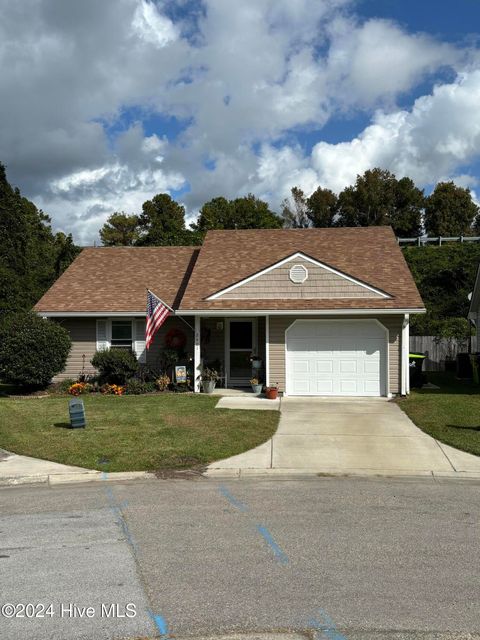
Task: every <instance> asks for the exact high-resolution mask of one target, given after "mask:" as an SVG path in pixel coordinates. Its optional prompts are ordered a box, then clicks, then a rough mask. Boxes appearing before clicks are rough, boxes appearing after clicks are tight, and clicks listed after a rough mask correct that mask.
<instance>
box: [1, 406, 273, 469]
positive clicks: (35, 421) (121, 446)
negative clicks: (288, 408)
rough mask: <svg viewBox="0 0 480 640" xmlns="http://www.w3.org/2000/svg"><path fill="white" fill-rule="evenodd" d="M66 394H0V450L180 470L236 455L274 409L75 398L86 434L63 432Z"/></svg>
mask: <svg viewBox="0 0 480 640" xmlns="http://www.w3.org/2000/svg"><path fill="white" fill-rule="evenodd" d="M69 399H71V397H70V396H69V397H67V396H63V397H62V396H57V397H49V398H26V399H14V398H8V397H0V448H3V449H7V450H8V451H13V452H14V453H19V454H24V455H28V456H34V457H36V458H43V459H46V460H53V461H55V462H62V463H64V464H71V465H77V466H80V467H87V468H90V469H100V470H102V471H147V470H152V471H155V470H160V469H185V468H191V467H196V466H201V465H205V464H208V463H209V462H212V461H214V460H219V459H221V458H226V457H228V456H232V455H235V454H237V453H241V452H242V451H246V450H248V449H251V448H252V447H256V446H257V445H259V444H261V443H262V442H265V441H266V440H268V438H270V436H271V435H272V434H273V433H274V432H275V430H276V428H277V423H278V418H279V413H278V412H277V411H243V410H241V411H240V410H231V409H215V405H216V403H217V401H218V397H209V396H203V395H195V396H194V395H193V394H160V395H149V396H121V397H116V396H97V395H95V396H93V395H90V396H83V400H84V402H85V411H86V416H87V428H86V429H69V428H68V426H69V422H68V400H69Z"/></svg>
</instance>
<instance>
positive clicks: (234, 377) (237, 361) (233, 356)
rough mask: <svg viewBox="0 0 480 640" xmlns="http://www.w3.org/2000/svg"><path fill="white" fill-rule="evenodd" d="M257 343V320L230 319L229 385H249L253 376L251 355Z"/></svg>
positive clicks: (228, 331) (228, 336)
mask: <svg viewBox="0 0 480 640" xmlns="http://www.w3.org/2000/svg"><path fill="white" fill-rule="evenodd" d="M254 345H255V321H254V320H247V319H239V320H236V319H235V320H234V319H231V320H229V321H228V330H227V354H226V355H227V358H226V360H227V372H228V386H229V387H244V386H248V384H249V380H250V378H251V377H252V363H251V360H250V357H251V355H252V353H253V351H254Z"/></svg>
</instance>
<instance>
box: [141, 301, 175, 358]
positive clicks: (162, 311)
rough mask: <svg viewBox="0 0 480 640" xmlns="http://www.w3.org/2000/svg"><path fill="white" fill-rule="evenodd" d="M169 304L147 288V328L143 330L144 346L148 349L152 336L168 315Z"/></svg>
mask: <svg viewBox="0 0 480 640" xmlns="http://www.w3.org/2000/svg"><path fill="white" fill-rule="evenodd" d="M170 311H172V309H170V307H169V306H167V305H166V304H165V303H164V302H162V300H160V298H157V296H156V295H155V294H154V293H152V292H151V291H150V289H147V328H146V331H145V346H146V348H147V349H148V348H149V347H150V345H151V344H152V341H153V336H154V335H155V334H156V333H157V331H158V330H159V329H160V327H161V326H162V324H163V323H164V322H165V320H166V319H167V318H168V316H169V315H170Z"/></svg>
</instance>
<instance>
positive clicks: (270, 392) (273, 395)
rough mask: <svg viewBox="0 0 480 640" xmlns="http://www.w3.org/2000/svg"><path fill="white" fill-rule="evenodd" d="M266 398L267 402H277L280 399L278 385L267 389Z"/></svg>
mask: <svg viewBox="0 0 480 640" xmlns="http://www.w3.org/2000/svg"><path fill="white" fill-rule="evenodd" d="M265 397H266V398H267V400H276V399H277V398H278V384H271V385H270V386H269V387H265Z"/></svg>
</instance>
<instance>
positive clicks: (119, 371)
mask: <svg viewBox="0 0 480 640" xmlns="http://www.w3.org/2000/svg"><path fill="white" fill-rule="evenodd" d="M91 363H92V364H93V366H94V367H95V368H96V369H98V370H99V372H100V378H101V379H102V381H103V382H107V383H108V384H117V385H124V384H125V382H126V381H127V380H128V379H129V378H131V377H133V375H134V374H135V373H136V371H137V370H138V361H137V358H136V356H135V354H134V353H133V352H132V351H130V350H129V349H104V350H103V351H97V352H96V353H95V355H94V356H93V358H92V360H91Z"/></svg>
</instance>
